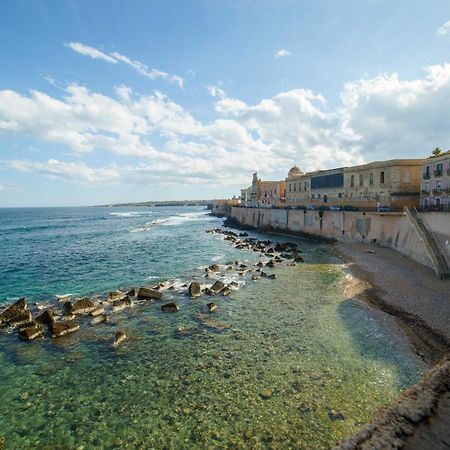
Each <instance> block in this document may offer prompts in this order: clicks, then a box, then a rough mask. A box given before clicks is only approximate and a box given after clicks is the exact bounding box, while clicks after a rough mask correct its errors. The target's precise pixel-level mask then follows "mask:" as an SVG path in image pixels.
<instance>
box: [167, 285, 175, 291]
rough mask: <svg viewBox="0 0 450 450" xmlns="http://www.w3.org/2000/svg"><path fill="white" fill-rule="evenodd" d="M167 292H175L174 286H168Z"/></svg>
mask: <svg viewBox="0 0 450 450" xmlns="http://www.w3.org/2000/svg"><path fill="white" fill-rule="evenodd" d="M167 290H168V291H174V290H175V287H174V286H169V287H168V288H167Z"/></svg>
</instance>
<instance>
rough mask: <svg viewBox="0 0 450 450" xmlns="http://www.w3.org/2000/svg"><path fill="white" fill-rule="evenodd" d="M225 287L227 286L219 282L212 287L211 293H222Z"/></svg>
mask: <svg viewBox="0 0 450 450" xmlns="http://www.w3.org/2000/svg"><path fill="white" fill-rule="evenodd" d="M224 287H225V284H224V283H223V282H222V281H220V280H217V281H216V282H215V283H214V284H213V285H212V286H211V291H213V292H214V293H217V292H220V291H221V290H222V289H223V288H224Z"/></svg>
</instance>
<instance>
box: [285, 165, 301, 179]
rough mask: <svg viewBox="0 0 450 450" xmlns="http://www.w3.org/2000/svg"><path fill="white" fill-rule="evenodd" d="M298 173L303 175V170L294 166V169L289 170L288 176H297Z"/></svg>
mask: <svg viewBox="0 0 450 450" xmlns="http://www.w3.org/2000/svg"><path fill="white" fill-rule="evenodd" d="M297 175H303V172H302V171H301V170H300V169H299V168H298V167H297V166H294V167H292V169H291V170H290V171H289V172H288V177H295V176H297Z"/></svg>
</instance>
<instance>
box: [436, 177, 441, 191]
mask: <svg viewBox="0 0 450 450" xmlns="http://www.w3.org/2000/svg"><path fill="white" fill-rule="evenodd" d="M436 191H438V192H441V180H438V181H436Z"/></svg>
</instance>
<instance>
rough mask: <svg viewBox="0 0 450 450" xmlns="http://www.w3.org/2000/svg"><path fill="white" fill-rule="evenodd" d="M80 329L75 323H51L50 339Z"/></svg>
mask: <svg viewBox="0 0 450 450" xmlns="http://www.w3.org/2000/svg"><path fill="white" fill-rule="evenodd" d="M79 328H80V324H78V323H76V322H71V321H66V322H52V324H51V325H50V327H49V329H50V333H52V337H54V338H58V337H61V336H65V335H66V334H69V333H73V332H75V331H77V330H78V329H79Z"/></svg>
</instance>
